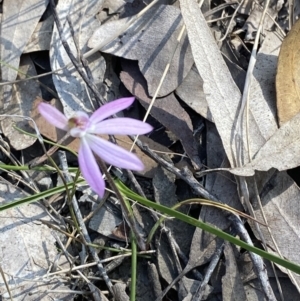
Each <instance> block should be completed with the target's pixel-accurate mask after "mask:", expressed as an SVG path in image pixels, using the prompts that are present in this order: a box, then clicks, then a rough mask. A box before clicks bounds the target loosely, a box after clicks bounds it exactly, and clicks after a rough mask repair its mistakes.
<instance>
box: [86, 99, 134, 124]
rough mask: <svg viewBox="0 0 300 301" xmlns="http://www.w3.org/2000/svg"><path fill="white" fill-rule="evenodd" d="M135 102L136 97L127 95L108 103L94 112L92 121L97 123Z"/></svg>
mask: <svg viewBox="0 0 300 301" xmlns="http://www.w3.org/2000/svg"><path fill="white" fill-rule="evenodd" d="M133 102H134V97H126V98H120V99H117V100H114V101H111V102H109V103H106V104H105V105H103V106H102V107H100V108H99V109H98V110H97V111H95V112H94V113H93V114H92V116H91V117H90V121H91V123H93V124H96V123H98V122H100V121H102V120H104V119H106V118H107V117H109V116H111V115H113V114H116V113H118V112H120V111H122V110H124V109H126V108H128V107H129V106H130V105H132V103H133Z"/></svg>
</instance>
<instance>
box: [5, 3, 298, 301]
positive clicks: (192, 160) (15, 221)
mask: <svg viewBox="0 0 300 301" xmlns="http://www.w3.org/2000/svg"><path fill="white" fill-rule="evenodd" d="M50 2H51V3H48V1H46V0H31V1H25V2H24V3H23V2H22V3H23V4H22V5H21V2H20V5H17V6H16V5H14V6H13V7H11V6H10V5H11V4H9V1H3V2H2V3H1V5H2V11H3V14H2V19H1V37H0V38H1V41H2V43H1V46H0V48H1V51H0V53H1V61H2V64H1V77H2V82H3V83H2V84H1V94H2V97H1V99H2V103H1V109H2V110H1V112H2V113H1V114H2V115H3V114H7V115H21V116H31V117H32V118H33V120H34V121H35V122H36V124H37V126H38V129H39V131H40V133H41V134H42V135H43V137H44V138H45V139H49V140H50V141H54V142H56V141H60V142H59V144H62V145H64V146H66V147H68V148H69V149H71V150H72V151H73V152H77V151H78V147H79V144H78V141H77V140H74V139H73V140H72V139H70V138H69V137H66V136H65V135H64V134H63V133H62V132H61V131H59V130H57V129H55V128H54V127H52V126H51V125H49V124H47V123H46V122H45V121H44V120H43V119H42V118H41V117H40V116H39V114H38V112H37V110H36V107H37V105H38V103H39V102H40V101H48V102H50V103H51V104H52V105H54V106H55V107H57V108H58V109H59V110H61V111H62V112H64V113H65V114H66V115H68V116H71V115H72V112H74V111H77V110H84V111H86V112H89V113H90V112H92V111H94V110H95V109H96V108H98V107H99V106H100V105H101V104H102V103H105V102H107V101H111V100H113V99H117V98H120V97H126V96H131V95H133V96H135V97H136V102H135V104H134V105H133V106H132V107H131V108H129V109H128V110H126V111H124V112H123V115H124V116H127V117H132V118H136V119H140V120H142V119H143V117H144V116H145V114H146V110H148V109H149V112H150V116H149V117H148V119H147V122H149V123H151V124H152V125H153V126H154V131H153V132H152V133H151V134H150V135H147V136H145V137H140V138H139V142H138V144H139V145H142V146H145V145H148V147H149V148H150V153H149V151H147V148H146V147H144V148H143V150H141V149H140V148H139V147H138V146H136V145H135V146H134V148H133V152H135V153H136V154H137V155H138V156H139V158H141V160H142V161H143V162H144V164H145V170H144V171H142V172H140V173H135V174H132V173H131V172H130V171H121V170H118V169H116V168H112V169H111V174H112V175H113V176H114V177H118V178H120V179H121V180H122V181H123V182H124V183H125V184H126V185H127V186H128V187H129V188H131V189H132V190H133V191H136V192H137V193H138V194H139V195H141V196H143V197H145V198H147V199H150V200H153V201H155V202H157V203H159V204H161V205H165V206H167V207H172V206H174V205H176V204H178V203H180V202H181V201H184V200H187V199H191V198H195V197H203V196H206V197H207V196H212V199H213V200H218V201H220V202H222V203H225V204H227V205H230V206H231V207H234V208H236V209H238V210H240V211H245V212H247V213H248V214H251V215H252V216H253V217H255V219H257V220H258V221H259V222H261V223H263V224H268V226H269V230H268V229H267V228H266V227H264V226H260V225H258V224H257V223H255V222H253V221H245V223H246V229H247V230H248V232H247V231H246V230H245V228H244V226H243V224H242V223H239V222H238V223H236V222H234V221H233V219H232V218H231V217H230V215H228V214H226V213H225V212H223V211H221V210H219V209H217V208H213V207H206V206H202V207H200V206H195V205H193V206H183V207H182V208H180V209H179V210H180V211H181V212H183V213H185V214H188V215H190V216H192V217H195V218H199V219H201V220H203V221H205V222H207V223H209V224H212V225H214V226H216V227H218V228H220V229H222V230H224V231H226V232H228V233H230V234H231V235H234V236H236V235H238V236H239V237H241V238H243V239H246V241H247V242H248V243H249V242H251V240H252V242H253V244H254V245H255V246H258V247H260V248H265V249H266V250H267V251H269V252H274V253H276V254H277V255H280V256H283V257H285V258H288V259H289V260H291V261H293V262H295V263H298V264H299V263H300V258H299V252H298V251H297V250H299V247H298V244H299V241H300V240H299V234H300V233H299V229H300V227H299V220H300V219H299V214H300V212H299V198H300V193H299V187H298V186H297V184H296V182H295V181H294V180H293V178H291V177H290V176H289V172H286V170H287V169H290V168H293V167H297V166H299V151H298V150H299V147H298V141H299V135H298V133H299V129H298V128H299V126H298V123H299V122H298V118H299V115H297V114H298V113H299V111H298V102H299V99H298V98H297V96H296V97H295V95H298V94H297V89H298V88H297V87H298V86H297V84H295V83H297V82H298V81H299V77H298V76H297V69H296V68H297V65H298V64H297V63H296V60H297V59H298V56H297V51H298V50H297V49H298V48H297V47H296V48H295V44H293V43H294V42H293V37H292V34H293V32H297V27H295V28H294V31H293V30H292V31H291V34H290V35H289V39H286V40H284V43H285V44H284V45H285V48H282V51H281V53H280V56H279V51H280V47H281V44H282V40H283V39H284V36H283V34H284V33H285V32H288V31H289V30H290V28H291V26H292V24H293V23H294V20H291V16H294V18H296V16H297V14H298V13H299V5H295V7H294V9H295V11H294V14H292V13H291V12H290V11H288V9H287V7H288V5H287V3H288V1H275V0H273V1H269V2H268V5H269V6H268V8H267V12H268V14H267V15H266V17H265V19H264V22H261V23H260V19H261V17H262V16H263V15H264V14H263V11H264V7H263V6H261V5H259V4H257V3H254V2H253V1H247V0H245V1H242V2H241V3H240V4H239V5H237V4H236V2H234V1H231V0H226V1H211V2H210V4H209V3H208V1H207V3H206V2H205V3H204V4H203V6H202V13H203V15H202V13H201V11H200V9H199V8H198V6H197V4H196V2H194V1H192V0H180V1H167V0H166V1H159V3H155V2H152V1H144V2H143V1H138V0H134V1H123V0H118V1H109V0H107V1H87V0H86V1H62V0H60V1H58V3H57V5H56V10H55V11H56V14H57V17H58V19H59V20H60V23H61V24H60V26H61V27H60V26H59V24H57V22H55V21H54V18H53V10H51V5H53V4H52V1H50ZM151 4H154V5H153V6H152V7H151V8H149V9H148V10H146V12H145V13H143V9H145V8H146V6H147V5H151ZM262 4H263V3H262ZM137 14H140V15H141V16H140V17H139V18H137ZM270 16H271V17H272V18H273V19H272V18H270ZM274 19H275V20H276V21H278V23H279V24H278V23H274ZM128 22H129V23H130V25H131V26H128ZM183 24H185V26H186V30H185V29H184V30H182V28H183ZM260 24H261V25H260ZM296 25H297V24H296ZM296 25H295V26H296ZM208 26H209V27H208ZM24 28H26V30H24ZM261 29H263V30H262V31H261V34H260V36H259V38H260V39H259V44H258V53H257V56H256V57H255V60H256V61H255V64H252V62H253V56H252V57H251V51H253V50H255V49H256V48H255V47H256V46H255V39H256V36H257V32H258V31H260V30H261ZM60 32H61V33H62V34H63V35H62V36H63V39H64V41H62V40H61V36H60V35H59V33H60ZM113 37H115V38H113ZM178 37H179V38H178ZM178 40H179V41H178ZM291 41H292V42H291ZM63 42H67V44H68V45H69V47H70V49H71V52H72V53H73V55H74V57H75V59H76V60H77V62H78V66H79V67H78V66H77V67H76V68H75V67H74V65H73V64H72V63H71V60H70V58H69V54H68V51H67V50H66V49H65V48H64V47H63ZM290 44H291V45H290ZM98 45H102V47H101V49H100V52H99V51H95V53H93V54H92V55H89V56H87V55H85V54H86V53H87V52H89V50H90V49H91V48H97V47H98ZM253 45H254V46H253ZM293 49H296V50H293ZM98 50H99V49H98ZM278 56H279V58H280V59H279V63H281V65H280V68H283V67H286V68H287V69H286V70H285V71H281V70H282V69H280V72H279V71H278V74H277V77H276V71H277V70H279V69H277V61H278ZM293 60H295V63H293V62H294V61H293ZM249 61H250V64H249V65H248V63H249ZM282 62H283V63H282ZM168 64H170V66H169V70H168V72H167V74H166V77H165V79H164V81H163V84H162V86H161V88H160V89H159V90H157V88H158V86H159V85H160V82H161V79H162V77H163V74H164V71H165V68H166V66H167V65H168ZM293 68H295V72H292V70H293ZM54 71H55V72H54ZM247 71H248V73H247ZM47 72H54V73H53V74H51V75H48V77H42V78H40V79H38V80H30V81H20V82H16V83H15V84H13V85H12V84H4V83H5V82H12V81H15V80H22V79H26V78H27V77H34V76H37V75H41V74H44V73H47ZM82 72H83V74H86V78H87V79H88V80H89V82H87V81H85V80H83V78H82ZM289 78H291V81H292V84H291V88H290V91H289V92H290V93H291V95H293V97H294V99H293V98H291V97H289V94H288V92H287V91H286V87H287V86H288V84H287V83H286V82H285V80H288V79H289ZM275 80H276V89H277V95H280V97H279V98H278V97H277V103H276V94H275ZM90 83H92V85H89V84H90ZM293 84H294V86H293ZM244 85H245V90H244V91H246V90H247V89H248V88H249V92H248V93H247V95H248V100H247V99H246V101H245V98H243V97H242V94H243V88H244ZM281 87H283V90H280V89H281ZM95 90H96V91H97V93H96V94H94V93H93V91H95ZM244 95H245V94H244ZM282 95H283V97H281V96H282ZM153 96H154V98H155V101H154V102H153ZM285 96H286V97H285ZM41 98H42V99H41ZM287 98H288V102H286V101H287V100H286V99H287ZM241 101H242V103H244V104H245V108H246V109H245V112H246V113H245V114H243V113H241V107H242V108H243V105H241ZM247 102H248V104H247V105H246V103H247ZM291 102H292V104H294V105H295V106H292V104H291ZM276 106H277V108H278V110H280V113H279V117H280V116H284V119H283V118H282V119H280V120H279V123H278V122H277V109H276ZM294 107H295V109H294ZM285 108H287V109H288V110H287V114H285V113H286V112H283V111H282V110H284V109H285ZM292 108H293V110H292ZM291 110H292V113H290V111H291ZM286 116H287V117H286ZM292 117H293V118H292ZM280 118H281V117H280ZM283 123H284V124H283ZM278 124H280V125H281V127H279V126H278ZM15 125H16V126H17V127H19V128H21V129H22V130H24V131H27V132H31V133H34V132H35V131H34V130H33V127H32V124H31V125H29V123H28V122H27V121H24V120H22V119H20V118H17V117H9V118H5V119H4V118H2V120H1V130H2V140H1V145H0V147H1V150H2V153H3V159H2V161H3V164H2V167H1V168H4V164H9V165H15V166H28V165H30V167H31V169H33V168H35V169H37V168H38V167H41V166H44V167H45V165H44V164H47V165H46V167H47V166H49V164H50V162H48V161H47V157H46V156H45V155H44V153H43V150H42V148H41V146H40V143H39V142H38V141H36V138H33V137H30V136H28V135H24V134H22V133H20V131H18V130H16V129H15ZM103 138H105V139H111V138H110V137H103ZM115 139H116V142H117V143H118V144H119V145H121V146H122V147H124V148H126V149H128V150H130V149H131V146H132V137H123V136H120V137H115ZM47 150H48V152H50V153H51V154H52V153H53V159H54V160H55V161H56V162H57V164H59V165H60V167H61V168H64V169H65V176H66V174H68V173H70V175H71V176H72V177H74V176H75V172H76V170H74V169H69V171H67V169H68V168H72V167H75V168H76V167H77V166H78V163H77V158H76V156H75V155H74V154H72V153H71V152H69V151H67V152H66V157H65V155H64V153H61V152H57V151H55V149H54V148H51V146H50V145H49V146H48V145H47ZM153 151H154V152H155V153H156V154H159V156H160V158H161V159H160V162H157V160H155V159H154V158H155V156H153ZM151 152H152V156H151ZM162 162H163V163H162ZM170 166H171V167H170ZM167 167H169V169H168V170H167ZM217 168H223V169H226V170H227V171H225V172H224V171H223V172H211V173H208V174H207V175H206V176H205V177H202V178H197V173H199V172H201V171H203V170H206V169H217ZM6 169H7V167H6ZM170 170H171V171H170ZM172 170H173V171H176V170H179V171H181V174H182V175H183V179H182V178H181V179H179V178H178V176H176V175H175V174H174V173H173V172H172ZM277 170H279V171H277ZM295 173H296V177H298V176H299V174H298V173H297V171H296V172H294V174H295ZM235 175H238V176H235ZM253 175H254V176H253ZM240 176H241V177H240ZM249 176H251V177H249ZM62 184H63V183H62V181H61V179H60V177H59V176H57V173H56V172H54V171H51V172H50V171H47V170H45V171H42V170H39V171H37V170H29V169H27V170H26V168H24V170H22V171H20V170H19V171H13V170H12V171H9V172H8V171H5V170H4V171H3V172H2V174H1V205H3V204H5V203H7V202H12V201H14V200H16V199H18V198H24V197H28V196H30V195H36V194H37V193H39V192H40V191H46V192H47V191H49V189H50V190H51V189H55V188H56V187H60V186H61V185H62ZM199 187H200V191H202V192H203V191H204V192H205V193H206V194H205V195H203V193H202V194H201V193H200V195H199V193H197V192H199ZM201 189H202V190H201ZM64 190H65V189H61V190H59V189H58V190H57V191H56V193H53V194H52V195H51V196H49V197H48V196H47V197H45V198H44V199H43V200H42V201H41V202H39V203H34V204H28V205H26V206H21V207H20V208H18V207H16V208H13V209H8V210H7V211H3V212H1V226H2V227H1V228H2V231H1V234H0V239H1V241H2V244H1V245H2V246H3V248H2V251H1V255H2V256H1V259H2V261H1V275H2V280H1V281H0V291H1V295H2V298H3V300H9V298H12V299H13V300H50V298H56V299H65V300H112V296H113V295H114V296H115V299H116V300H129V295H130V296H131V298H132V300H134V299H133V297H132V296H133V295H135V300H145V301H147V300H153V299H154V300H162V299H163V298H164V297H163V296H164V295H166V298H167V299H168V300H174V301H175V300H231V299H232V298H235V299H237V300H245V299H246V298H247V300H276V299H279V298H280V297H279V295H280V293H279V292H280V290H282V294H283V296H284V297H285V300H297V299H299V294H300V289H299V287H300V277H299V276H298V275H297V274H295V273H292V272H288V271H287V270H285V269H281V270H279V269H278V268H277V267H275V268H274V267H272V266H271V265H270V264H269V262H267V261H264V262H263V261H262V260H261V259H260V258H257V257H255V256H253V254H251V253H248V252H245V251H244V250H242V249H240V248H239V247H237V246H235V245H232V244H229V243H227V242H225V243H224V241H223V240H221V239H219V238H216V236H214V235H211V234H209V233H207V232H205V231H203V230H201V229H199V228H196V229H195V228H194V227H192V226H190V225H188V224H187V223H183V222H180V221H178V220H176V219H174V218H173V219H172V218H167V219H166V220H164V222H163V223H162V224H161V227H159V228H158V230H157V231H156V232H155V234H154V236H153V237H152V240H151V242H150V244H149V245H148V246H147V250H141V249H138V252H140V253H139V255H138V257H137V264H136V274H137V281H136V287H135V290H136V292H135V293H133V292H132V291H133V289H134V288H133V287H132V286H131V284H130V280H132V281H133V279H134V278H133V275H132V270H131V269H132V266H133V263H132V261H131V259H130V258H131V256H128V252H129V251H131V250H133V244H132V243H130V242H131V241H130V229H129V227H128V224H127V222H126V219H125V218H124V216H123V215H122V211H121V207H120V204H119V202H118V199H117V198H116V197H115V196H114V194H113V193H110V192H107V194H106V195H105V197H104V199H99V198H98V196H97V195H95V194H94V193H93V192H92V191H91V190H90V189H89V187H87V186H83V185H78V186H77V188H76V194H75V197H76V200H77V201H78V205H74V204H73V203H72V204H73V206H75V208H77V207H76V206H78V209H77V210H79V209H80V212H81V215H82V218H83V220H82V222H83V223H84V224H83V225H81V226H82V227H81V231H82V232H83V233H81V232H78V229H76V225H74V221H72V219H71V213H70V210H69V207H68V201H66V195H65V191H64ZM40 198H42V197H40ZM76 200H75V201H76ZM73 201H74V199H73V200H72V202H73ZM132 210H133V214H134V217H135V221H136V225H137V229H138V231H139V233H140V235H141V237H142V240H144V239H146V237H148V235H149V233H151V229H152V228H153V226H154V224H155V222H156V221H157V220H158V219H159V218H160V216H161V215H160V214H159V213H158V212H155V211H153V210H152V209H151V210H150V208H145V207H142V206H139V205H138V204H134V205H132ZM298 212H299V213H298ZM77 218H78V217H77ZM241 228H242V230H241ZM84 229H86V232H84V231H85V230H84ZM244 230H245V231H246V233H245V232H243V231H244ZM248 234H250V236H249V235H248ZM85 235H88V238H87V237H86V236H85ZM247 235H248V236H247ZM84 241H90V242H91V243H93V244H94V246H96V245H97V248H91V247H90V246H89V245H87V244H86V243H84ZM141 251H144V253H143V252H141ZM130 254H131V253H130ZM130 254H129V255H130ZM116 255H119V256H116ZM99 260H101V261H102V262H101V263H99ZM97 262H98V264H97ZM85 264H87V265H88V266H85ZM262 264H265V266H263V265H262ZM79 266H82V267H81V268H80V269H79V268H78V267H79ZM70 269H74V271H72V272H70ZM76 269H77V270H76ZM275 273H276V276H277V277H278V279H279V283H280V285H279V284H278V283H276V280H275ZM106 275H108V277H107V276H106ZM286 275H287V276H288V277H286ZM106 277H107V278H106ZM29 280H30V281H29ZM280 287H281V289H279V288H280Z"/></svg>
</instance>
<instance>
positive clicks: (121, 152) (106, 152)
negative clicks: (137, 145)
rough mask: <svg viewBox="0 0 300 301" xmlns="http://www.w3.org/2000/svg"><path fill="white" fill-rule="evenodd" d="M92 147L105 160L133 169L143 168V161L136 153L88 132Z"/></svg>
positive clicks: (87, 137)
mask: <svg viewBox="0 0 300 301" xmlns="http://www.w3.org/2000/svg"><path fill="white" fill-rule="evenodd" d="M84 139H86V140H87V142H88V144H89V146H90V148H91V149H92V151H93V152H94V153H95V154H97V155H98V156H99V157H100V158H101V159H102V160H104V161H105V162H107V163H109V164H111V165H114V166H117V167H120V168H127V169H132V170H143V169H144V164H143V162H142V161H141V160H140V159H139V158H138V157H137V156H136V155H134V154H132V153H130V152H129V151H127V150H125V149H123V148H122V147H120V146H118V145H115V144H113V143H111V142H109V141H106V140H104V139H102V138H99V137H97V136H94V135H92V134H87V135H86V136H85V138H84Z"/></svg>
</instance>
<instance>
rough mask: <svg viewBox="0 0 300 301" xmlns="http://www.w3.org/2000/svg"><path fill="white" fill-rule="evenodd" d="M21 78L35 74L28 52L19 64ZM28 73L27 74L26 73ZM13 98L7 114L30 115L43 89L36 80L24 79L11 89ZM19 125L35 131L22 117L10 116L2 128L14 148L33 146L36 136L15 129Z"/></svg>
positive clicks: (3, 122)
mask: <svg viewBox="0 0 300 301" xmlns="http://www.w3.org/2000/svg"><path fill="white" fill-rule="evenodd" d="M19 71H20V72H19V74H18V78H19V79H24V78H26V75H27V76H35V75H36V70H35V66H34V64H33V62H32V60H31V58H30V56H29V55H28V54H25V55H22V57H21V60H20V66H19ZM25 74H26V75H25ZM11 92H12V99H11V100H10V102H9V103H8V104H7V107H6V110H5V112H4V113H5V114H10V115H20V116H29V115H30V109H31V105H32V100H33V99H35V97H37V96H41V89H40V86H39V84H38V83H37V82H36V81H32V82H30V84H29V82H28V81H23V82H19V83H17V84H14V85H13V86H12V89H11ZM14 126H17V127H19V128H21V129H23V130H25V131H27V132H31V133H33V134H34V133H35V132H34V131H33V130H32V129H31V127H30V126H29V123H28V121H26V120H24V119H21V118H12V117H8V118H6V119H4V120H2V121H1V130H2V132H3V134H4V135H5V136H6V137H7V138H8V139H9V142H10V144H11V146H12V147H13V148H14V149H17V150H21V149H25V148H27V147H29V146H31V145H32V144H33V143H34V142H35V141H36V138H33V137H30V136H28V135H24V134H22V133H20V132H19V131H17V130H15V128H14Z"/></svg>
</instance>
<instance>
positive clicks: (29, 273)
mask: <svg viewBox="0 0 300 301" xmlns="http://www.w3.org/2000/svg"><path fill="white" fill-rule="evenodd" d="M26 196H27V195H26V194H25V193H24V192H23V191H22V190H21V189H19V188H18V187H16V186H14V185H12V184H10V183H9V182H7V181H6V180H4V179H3V178H0V202H1V204H4V203H7V202H11V201H13V200H15V199H21V198H24V197H26ZM39 220H44V221H48V222H50V221H52V220H50V218H49V216H48V215H47V213H46V210H45V209H44V208H43V206H41V205H40V204H39V203H34V204H27V205H23V206H20V207H16V208H11V209H8V210H5V211H2V212H1V213H0V227H1V235H0V243H1V246H2V247H1V269H2V270H3V272H4V274H5V277H6V281H7V282H8V285H9V287H10V290H11V293H12V298H13V299H10V298H9V294H8V292H7V289H6V287H5V285H4V282H3V278H2V277H0V295H1V299H2V300H14V301H21V300H27V301H34V300H40V301H48V300H54V299H55V300H58V299H60V300H61V298H68V300H70V299H69V298H72V297H73V295H72V293H71V291H69V293H68V292H65V293H63V292H59V290H60V289H61V290H67V287H66V286H64V285H63V281H61V280H60V279H59V278H56V279H51V280H50V281H43V280H41V279H42V277H43V276H46V274H47V273H48V272H49V269H50V265H52V264H53V263H54V262H55V264H58V265H59V266H61V263H62V261H61V260H60V261H59V262H57V252H58V251H57V248H56V246H55V243H56V241H55V239H54V237H53V235H52V234H51V231H50V228H48V227H47V226H46V225H44V224H41V223H40V222H38V221H39ZM61 259H63V261H65V258H64V257H62V258H61ZM62 267H63V268H64V267H65V268H67V267H69V265H68V264H67V266H64V265H63V266H62ZM37 278H38V279H39V280H37ZM54 287H55V288H56V289H57V292H56V291H55V290H54V291H52V292H50V291H48V292H47V294H45V292H46V291H47V290H51V289H53V288H54ZM66 294H67V295H66Z"/></svg>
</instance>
